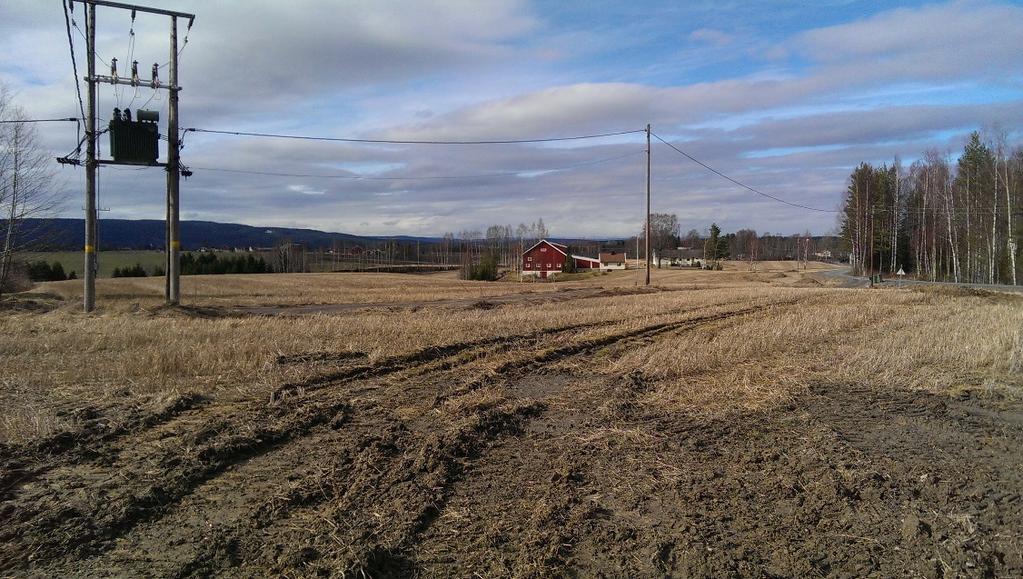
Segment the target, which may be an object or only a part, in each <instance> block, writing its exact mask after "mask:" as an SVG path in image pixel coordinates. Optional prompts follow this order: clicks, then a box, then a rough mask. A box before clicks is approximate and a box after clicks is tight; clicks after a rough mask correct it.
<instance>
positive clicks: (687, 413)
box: [0, 264, 1023, 577]
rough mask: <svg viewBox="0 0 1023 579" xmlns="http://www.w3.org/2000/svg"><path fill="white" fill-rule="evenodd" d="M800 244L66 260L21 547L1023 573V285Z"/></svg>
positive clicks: (119, 557)
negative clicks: (715, 259)
mask: <svg viewBox="0 0 1023 579" xmlns="http://www.w3.org/2000/svg"><path fill="white" fill-rule="evenodd" d="M824 269H825V266H815V267H814V268H813V269H811V270H810V271H808V272H800V271H793V270H792V264H765V265H764V267H762V269H761V271H760V272H756V273H753V272H748V271H745V267H744V266H742V265H733V266H732V267H731V268H729V269H728V270H726V271H723V272H703V271H657V272H654V284H653V287H652V288H649V289H648V288H644V287H641V286H637V285H636V281H637V276H636V273H635V272H625V273H622V274H615V275H608V276H596V277H592V278H588V279H583V280H579V281H577V282H568V283H563V284H519V283H511V282H507V283H492V284H483V283H472V282H461V281H458V280H456V279H453V278H452V277H451V276H445V275H431V276H411V275H406V276H402V275H389V274H322V275H308V276H248V277H246V276H209V277H202V278H192V279H189V278H185V280H184V283H185V287H184V291H183V295H184V296H185V297H187V298H188V301H189V303H190V305H189V306H188V307H184V308H174V309H168V308H164V307H161V306H158V305H157V304H158V301H159V292H160V285H159V284H158V283H157V281H158V280H130V279H129V280H101V281H103V282H104V283H101V284H100V304H101V306H102V308H101V311H100V312H99V313H98V314H96V315H90V316H86V315H84V314H80V313H78V309H79V308H78V305H77V304H75V303H73V301H72V300H74V298H75V296H76V295H77V293H76V292H77V291H80V290H79V287H78V285H77V284H73V283H54V284H47V285H45V286H43V287H40V288H38V289H37V290H36V291H35V293H34V294H31V295H24V296H19V298H18V299H17V300H15V301H13V302H8V303H6V304H4V306H3V308H4V309H3V310H2V311H0V404H2V405H3V407H4V409H5V413H4V417H3V422H2V423H0V437H2V439H3V440H5V441H6V442H4V443H3V444H2V445H0V520H2V521H3V524H2V525H0V575H13V576H23V575H41V576H207V575H211V574H217V575H224V576H236V577H252V576H311V575H343V576H353V577H360V576H371V577H390V576H424V577H449V576H459V577H470V576H481V577H493V576H515V577H533V576H551V575H554V576H606V577H644V576H665V575H668V576H680V577H693V576H695V577H722V576H741V577H789V576H792V577H796V576H798V577H807V576H835V577H849V576H855V577H861V576H879V577H889V576H922V577H959V576H966V577H974V576H975V577H990V576H997V577H1012V576H1020V575H1021V574H1023V531H1021V529H1023V500H1021V489H1023V464H1021V463H1023V452H1020V450H1019V449H1020V448H1021V444H1023V396H1021V392H1023V390H1021V388H1023V296H1015V295H1007V294H999V293H993V292H985V291H965V290H949V289H927V288H918V289H904V290H894V289H883V290H880V289H879V290H869V289H841V288H834V287H828V284H829V283H831V282H829V280H828V278H826V277H825V276H823V275H820V272H821V271H823V270H824Z"/></svg>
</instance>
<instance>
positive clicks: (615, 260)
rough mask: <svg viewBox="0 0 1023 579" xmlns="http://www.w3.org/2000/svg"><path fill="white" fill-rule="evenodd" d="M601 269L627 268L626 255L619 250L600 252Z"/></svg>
mask: <svg viewBox="0 0 1023 579" xmlns="http://www.w3.org/2000/svg"><path fill="white" fill-rule="evenodd" d="M598 257H599V258H600V269H601V270H603V271H610V270H612V269H625V261H626V255H625V253H619V252H617V251H611V252H607V253H605V252H603V251H602V252H600V254H599V255H598Z"/></svg>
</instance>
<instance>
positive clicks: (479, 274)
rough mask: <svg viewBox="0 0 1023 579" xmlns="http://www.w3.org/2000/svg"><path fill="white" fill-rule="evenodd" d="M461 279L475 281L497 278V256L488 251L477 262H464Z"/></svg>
mask: <svg viewBox="0 0 1023 579" xmlns="http://www.w3.org/2000/svg"><path fill="white" fill-rule="evenodd" d="M461 278H462V279H471V280H476V281H494V280H496V279H497V256H496V255H494V254H490V253H488V254H487V255H484V256H483V257H482V258H480V262H479V263H477V264H466V265H464V266H462V273H461Z"/></svg>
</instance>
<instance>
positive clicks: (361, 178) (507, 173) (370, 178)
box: [189, 150, 644, 181]
mask: <svg viewBox="0 0 1023 579" xmlns="http://www.w3.org/2000/svg"><path fill="white" fill-rule="evenodd" d="M642 152H644V151H643V150H640V151H633V152H631V153H626V154H624V155H617V156H614V157H607V158H604V159H596V160H593V161H584V162H582V163H574V164H572V165H565V166H562V167H552V168H549V169H521V170H518V171H501V172H495V173H481V174H477V175H430V176H420V177H374V176H369V175H359V174H352V173H347V174H333V175H325V174H317V173H284V172H277V171H249V170H245V169H225V168H218V167H199V166H195V165H192V166H190V167H189V168H190V169H195V170H200V171H216V172H220V173H242V174H246V175H265V176H270V177H311V178H316V179H351V180H353V181H426V180H435V179H436V180H442V179H485V178H489V177H518V176H520V175H522V174H523V173H554V172H558V171H567V170H569V169H575V168H578V167H586V166H589V165H598V164H600V163H607V162H610V161H617V160H618V159H624V158H626V157H632V156H634V155H638V154H640V153H642Z"/></svg>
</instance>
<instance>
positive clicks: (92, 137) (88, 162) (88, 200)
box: [75, 4, 97, 312]
mask: <svg viewBox="0 0 1023 579" xmlns="http://www.w3.org/2000/svg"><path fill="white" fill-rule="evenodd" d="M85 31H86V33H85V38H86V44H87V46H86V51H87V52H88V61H89V64H88V75H89V76H88V79H87V84H88V91H87V92H88V93H89V110H88V111H86V113H85V114H86V118H85V136H86V139H87V143H86V146H85V295H84V302H85V304H84V305H85V311H86V312H91V311H92V310H94V309H96V269H97V263H96V79H95V77H96V6H95V5H94V4H90V5H89V8H88V10H87V11H86V16H85ZM75 82H78V80H77V79H75Z"/></svg>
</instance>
